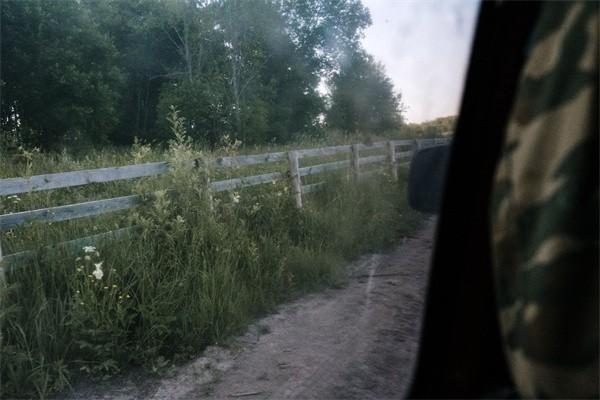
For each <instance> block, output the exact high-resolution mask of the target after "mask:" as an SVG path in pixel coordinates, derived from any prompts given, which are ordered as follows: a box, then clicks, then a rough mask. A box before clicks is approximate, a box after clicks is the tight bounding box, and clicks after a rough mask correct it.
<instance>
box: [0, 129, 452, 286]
mask: <svg viewBox="0 0 600 400" xmlns="http://www.w3.org/2000/svg"><path fill="white" fill-rule="evenodd" d="M448 141H449V139H446V138H436V139H420V140H392V141H387V142H375V143H370V144H369V143H358V144H353V145H341V146H330V147H321V148H315V149H300V150H292V151H289V152H276V153H265V154H255V155H243V156H236V157H222V158H218V159H216V160H214V161H213V166H214V167H215V168H229V167H241V166H250V165H257V164H265V163H273V162H280V161H284V160H287V161H288V163H289V170H288V173H287V174H285V173H281V172H271V173H266V174H262V175H254V176H246V177H240V178H233V179H227V180H222V181H217V182H213V183H211V189H212V190H213V191H215V192H222V191H227V190H233V189H239V188H244V187H250V186H255V185H260V184H264V183H269V182H273V181H279V180H282V179H286V178H288V177H289V178H290V184H291V189H292V193H293V195H294V198H295V202H296V206H297V207H299V208H301V207H302V195H303V194H306V193H311V192H315V191H318V190H320V189H321V188H322V187H323V185H324V184H325V183H324V182H318V183H312V184H307V185H303V184H302V178H303V177H305V176H309V175H314V174H319V173H322V172H326V171H335V170H339V169H346V168H348V167H350V168H351V169H352V172H353V175H354V177H356V178H359V177H361V176H368V175H371V174H375V173H379V172H381V171H382V170H383V169H381V168H379V169H377V170H371V171H367V172H361V171H360V168H361V166H364V165H369V164H378V163H379V164H384V163H386V164H387V165H388V166H389V169H390V171H391V173H392V175H393V177H394V178H395V179H397V167H398V165H400V162H406V161H407V160H409V159H410V157H411V155H412V153H413V151H414V150H415V149H419V148H423V147H428V146H433V145H437V144H441V143H447V142H448ZM398 148H400V151H397V150H398ZM371 149H383V150H385V151H386V154H383V155H371V156H367V157H362V158H361V157H360V151H361V150H371ZM344 153H350V154H351V159H348V160H341V161H333V162H327V163H323V164H316V165H310V166H305V167H300V160H301V159H303V158H310V157H322V156H332V155H337V154H344ZM193 165H195V162H194V161H192V160H191V161H190V167H191V166H193ZM169 170H170V168H169V163H168V162H155V163H147V164H138V165H128V166H123V167H113V168H98V169H91V170H83V171H72V172H62V173H54V174H43V175H35V176H31V177H27V178H8V179H0V196H8V195H15V194H21V193H29V192H38V191H44V190H52V189H62V188H69V187H77V186H83V185H88V184H91V183H106V182H113V181H120V180H128V179H137V178H142V177H149V176H156V175H161V174H165V173H168V172H169ZM141 203H142V196H141V195H129V196H121V197H115V198H110V199H102V200H94V201H88V202H83V203H76V204H67V205H62V206H56V207H48V208H42V209H37V210H29V211H22V212H17V213H10V214H4V215H0V231H2V230H8V229H14V228H17V227H19V226H21V225H25V224H27V223H31V222H57V221H68V220H73V219H79V218H85V217H92V216H97V215H102V214H107V213H113V212H117V211H123V210H127V209H130V208H133V207H136V206H138V205H139V204H141ZM135 229H136V227H129V228H121V229H117V230H115V231H111V232H106V233H101V234H98V235H93V236H88V237H84V238H80V239H74V240H70V241H67V242H62V243H58V244H55V245H52V246H48V248H51V249H52V248H66V249H69V248H80V247H81V246H82V245H89V244H94V243H98V242H101V241H105V240H113V239H118V238H123V237H125V236H128V235H129V234H130V233H132V232H134V231H135ZM33 256H34V253H33V252H32V251H23V252H19V253H14V254H8V255H5V256H4V257H3V255H2V247H1V243H0V281H1V280H3V277H4V273H5V271H9V270H11V269H13V268H15V267H16V266H18V265H19V263H22V261H23V260H25V259H28V258H31V257H33Z"/></svg>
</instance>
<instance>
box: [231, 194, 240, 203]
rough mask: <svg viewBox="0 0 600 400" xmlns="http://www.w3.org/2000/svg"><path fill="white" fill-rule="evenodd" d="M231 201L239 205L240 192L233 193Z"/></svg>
mask: <svg viewBox="0 0 600 400" xmlns="http://www.w3.org/2000/svg"><path fill="white" fill-rule="evenodd" d="M231 200H233V202H234V203H236V204H237V203H239V202H240V194H239V193H238V192H233V195H232V196H231Z"/></svg>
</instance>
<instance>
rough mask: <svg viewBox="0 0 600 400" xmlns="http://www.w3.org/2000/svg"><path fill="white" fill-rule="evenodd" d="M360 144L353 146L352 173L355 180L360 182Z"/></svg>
mask: <svg viewBox="0 0 600 400" xmlns="http://www.w3.org/2000/svg"><path fill="white" fill-rule="evenodd" d="M358 148H359V144H353V145H352V172H353V174H354V179H356V180H358V178H359V176H360V162H359V160H360V155H359V154H358Z"/></svg>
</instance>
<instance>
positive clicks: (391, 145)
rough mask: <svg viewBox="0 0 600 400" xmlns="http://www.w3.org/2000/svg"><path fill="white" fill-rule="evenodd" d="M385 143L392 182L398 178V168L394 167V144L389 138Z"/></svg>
mask: <svg viewBox="0 0 600 400" xmlns="http://www.w3.org/2000/svg"><path fill="white" fill-rule="evenodd" d="M387 145H388V159H389V162H390V169H391V172H392V179H394V182H396V181H397V180H398V169H396V145H395V144H394V142H393V141H391V140H390V141H389V142H388V143H387Z"/></svg>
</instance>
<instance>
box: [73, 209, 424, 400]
mask: <svg viewBox="0 0 600 400" xmlns="http://www.w3.org/2000/svg"><path fill="white" fill-rule="evenodd" d="M433 228H434V222H433V221H428V222H427V223H426V224H425V226H424V227H423V228H422V229H421V230H420V231H419V232H417V233H416V234H415V236H414V237H413V238H406V239H404V241H403V243H402V244H400V245H399V246H398V247H397V248H396V249H394V250H393V251H392V252H390V253H388V254H375V255H369V256H365V257H363V258H361V259H360V260H358V261H357V262H355V263H354V264H352V265H351V266H350V268H349V274H350V278H349V280H350V281H349V284H348V285H346V286H345V287H344V288H342V289H330V290H327V291H325V292H323V293H319V294H313V295H309V296H306V297H304V298H301V299H299V300H297V301H296V302H293V303H290V304H286V305H283V306H281V307H280V309H279V311H278V312H277V313H276V314H273V315H270V316H268V317H266V318H263V319H262V320H260V321H258V322H257V323H255V324H254V325H253V326H252V327H251V328H250V329H249V331H248V332H247V333H246V334H245V335H244V336H242V337H239V338H237V339H236V340H234V344H233V345H232V346H230V347H229V348H228V349H224V348H220V347H210V348H208V349H207V350H206V352H205V353H204V356H203V357H200V358H198V359H197V360H195V361H193V362H191V363H190V364H188V365H185V366H182V367H177V368H176V369H175V370H173V371H172V374H171V376H170V377H167V378H163V379H161V380H157V381H154V382H148V381H142V382H135V381H132V380H128V381H126V382H122V383H121V385H120V387H115V386H114V385H113V386H112V387H104V388H98V387H96V388H94V390H93V391H92V390H89V389H90V388H88V390H83V391H77V390H76V391H75V392H74V393H72V395H74V396H75V397H70V398H111V399H114V398H117V399H140V398H144V399H157V400H158V399H200V398H208V399H233V398H242V399H252V400H254V399H342V398H343V399H398V398H401V397H402V396H403V393H404V391H405V390H406V389H407V385H408V383H409V379H410V374H411V370H412V364H413V362H414V358H415V352H416V346H417V341H418V332H419V327H420V316H421V311H422V306H423V293H424V287H425V285H426V280H427V273H428V268H429V257H430V253H431V246H432V235H433Z"/></svg>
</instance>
